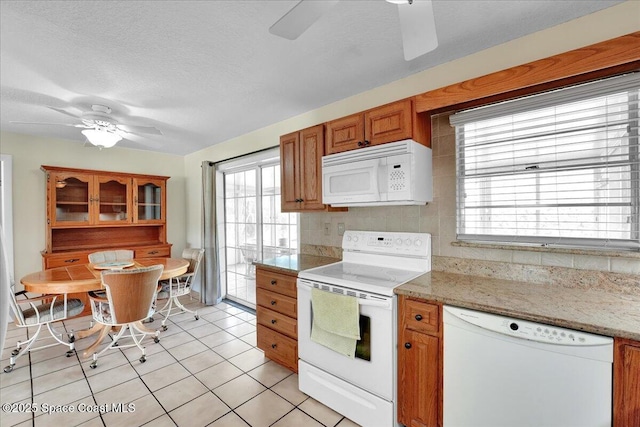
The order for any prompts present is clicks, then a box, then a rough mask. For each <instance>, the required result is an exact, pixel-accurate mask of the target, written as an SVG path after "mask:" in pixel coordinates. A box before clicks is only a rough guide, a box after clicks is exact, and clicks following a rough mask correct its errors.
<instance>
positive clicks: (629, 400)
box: [613, 339, 640, 427]
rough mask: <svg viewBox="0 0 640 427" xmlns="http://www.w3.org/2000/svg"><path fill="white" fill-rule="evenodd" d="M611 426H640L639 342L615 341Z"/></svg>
mask: <svg viewBox="0 0 640 427" xmlns="http://www.w3.org/2000/svg"><path fill="white" fill-rule="evenodd" d="M613 364H614V367H613V388H614V391H613V393H614V396H613V425H614V427H637V426H640V342H638V341H631V340H625V339H616V340H615V350H614V359H613Z"/></svg>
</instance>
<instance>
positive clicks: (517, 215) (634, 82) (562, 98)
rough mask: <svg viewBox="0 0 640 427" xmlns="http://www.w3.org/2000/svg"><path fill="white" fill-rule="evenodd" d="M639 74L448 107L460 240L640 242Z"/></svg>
mask: <svg viewBox="0 0 640 427" xmlns="http://www.w3.org/2000/svg"><path fill="white" fill-rule="evenodd" d="M639 96H640V78H639V77H638V75H637V74H632V75H626V76H620V77H615V78H611V79H607V80H601V81H598V82H593V83H588V84H583V85H580V86H575V87H571V88H566V89H561V90H556V91H553V92H548V93H544V94H540V95H535V96H530V97H527V98H522V99H518V100H514V101H508V102H503V103H499V104H495V105H491V106H486V107H481V108H476V109H473V110H468V111H463V112H459V113H456V114H454V115H452V116H451V119H450V120H451V123H452V124H453V125H455V128H456V150H457V214H458V216H457V233H458V239H460V240H472V241H496V242H513V243H527V244H542V245H561V246H565V245H566V246H580V247H600V248H605V247H606V248H617V249H631V250H639V249H640V161H639V143H638V120H639V119H638V112H639V109H638V103H639Z"/></svg>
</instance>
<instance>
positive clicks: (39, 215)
mask: <svg viewBox="0 0 640 427" xmlns="http://www.w3.org/2000/svg"><path fill="white" fill-rule="evenodd" d="M0 152H1V153H2V154H11V155H12V156H13V227H14V230H13V231H14V232H13V235H14V255H15V277H16V279H19V278H20V277H22V276H24V275H26V274H28V273H31V272H33V271H38V270H41V269H42V257H41V255H40V251H42V250H43V249H44V246H45V215H46V206H45V174H44V172H42V170H40V165H54V166H63V167H70V168H81V169H95V170H105V171H117V172H129V173H141V174H150V175H163V176H170V177H171V178H170V179H169V180H168V181H167V198H168V200H167V219H168V224H167V239H168V241H169V243H173V248H172V255H173V256H178V257H179V256H180V254H181V253H182V249H183V248H184V247H185V242H186V237H185V230H186V224H185V215H186V207H185V194H184V189H185V186H186V178H185V173H184V163H183V158H182V157H181V156H175V155H169V154H160V153H152V152H149V151H140V150H130V149H126V148H118V147H117V146H116V147H114V148H110V149H106V150H98V149H95V148H85V147H83V146H82V144H81V143H80V142H73V141H66V140H60V139H50V138H37V137H32V136H26V135H18V134H12V133H6V132H2V133H0Z"/></svg>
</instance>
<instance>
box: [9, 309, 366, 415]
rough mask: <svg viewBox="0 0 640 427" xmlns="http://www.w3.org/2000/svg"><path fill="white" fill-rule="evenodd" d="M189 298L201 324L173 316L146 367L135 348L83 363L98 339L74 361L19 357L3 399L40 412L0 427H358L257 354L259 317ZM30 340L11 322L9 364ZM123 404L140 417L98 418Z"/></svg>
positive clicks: (79, 322)
mask: <svg viewBox="0 0 640 427" xmlns="http://www.w3.org/2000/svg"><path fill="white" fill-rule="evenodd" d="M183 298H184V299H182V301H183V303H185V304H186V305H187V306H188V307H189V308H192V309H193V307H197V308H198V313H199V315H200V319H199V320H195V319H194V317H193V315H192V314H190V313H184V314H179V315H177V316H173V317H171V318H170V322H168V324H167V325H168V330H167V331H165V332H162V333H161V335H160V342H159V343H157V344H156V343H154V342H153V340H152V339H151V338H146V339H145V341H144V343H145V347H146V352H147V361H146V362H145V363H140V362H139V360H138V359H139V358H140V351H139V350H138V349H137V348H129V349H117V350H112V351H108V352H106V353H105V354H104V355H103V356H102V357H100V358H99V359H98V367H97V368H96V369H91V368H90V366H89V365H90V363H91V359H82V356H81V353H82V352H81V350H82V349H84V348H86V347H88V346H89V345H90V344H91V343H92V342H93V339H94V338H93V337H89V338H85V339H82V340H78V341H76V349H77V350H78V351H77V353H76V354H74V355H73V356H72V357H69V358H67V357H65V349H64V347H62V346H54V347H51V348H49V349H44V350H40V351H35V352H33V353H32V354H30V355H25V356H23V357H21V358H20V359H18V363H17V364H16V366H15V368H14V370H13V372H11V373H8V374H6V373H4V372H3V373H2V374H0V402H1V403H3V404H6V403H21V404H25V405H26V404H37V405H38V409H39V411H38V412H37V413H35V414H32V413H29V412H6V411H5V410H4V407H3V410H2V411H1V412H0V425H2V426H3V427H8V426H13V425H19V426H47V427H48V426H53V425H55V426H77V425H82V426H86V427H93V426H127V427H131V426H140V425H148V426H153V427H156V426H159V427H162V426H176V425H177V426H189V427H190V426H212V427H236V426H238V427H241V426H242V427H246V426H252V427H267V426H274V427H294V426H295V427H307V426H309V427H314V426H318V427H321V426H339V427H353V426H356V424H354V423H353V422H351V421H350V420H348V419H346V418H344V417H343V416H341V415H340V414H337V413H336V412H334V411H332V410H331V409H329V408H327V407H326V406H324V405H322V404H321V403H319V402H317V401H315V400H314V399H312V398H310V397H308V396H307V395H305V394H303V393H301V392H300V391H299V390H298V377H297V375H295V374H293V373H291V372H290V371H289V370H287V369H285V368H283V367H281V366H280V365H278V364H276V363H274V362H272V361H270V360H269V359H267V358H265V357H264V355H263V353H262V352H261V351H260V350H258V349H257V348H256V326H255V325H256V318H255V315H253V314H251V313H249V312H247V311H244V310H242V309H240V308H237V307H234V306H232V305H229V304H226V303H221V304H218V305H216V306H214V307H211V306H203V305H202V304H200V303H198V302H196V301H195V300H193V301H192V300H190V299H189V297H188V296H187V297H183ZM155 318H156V321H155V322H153V323H150V324H148V326H150V327H154V326H155V327H159V326H160V321H159V320H158V319H159V315H158V314H156V316H155ZM89 321H90V317H83V318H79V319H72V320H69V321H66V322H64V327H65V328H67V330H71V329H75V330H79V329H83V328H86V327H87V326H88V324H89ZM25 336H26V335H25V331H24V329H20V328H17V327H15V326H13V324H11V325H9V330H8V332H7V340H6V342H5V348H4V349H3V351H2V365H1V366H2V367H4V366H6V365H8V363H9V356H10V353H11V351H12V350H13V349H14V348H15V343H16V341H17V340H18V339H20V337H23V339H24V337H25ZM106 340H108V338H107V339H106ZM106 340H105V342H106ZM105 345H106V344H105ZM121 403H122V404H125V406H126V405H127V404H129V403H131V404H133V406H134V407H135V411H130V412H115V411H111V412H100V411H99V407H100V406H101V405H103V406H107V405H112V404H121ZM44 404H47V405H49V407H52V406H53V405H70V406H69V407H71V408H74V409H75V411H74V412H72V413H69V412H67V413H65V412H56V413H54V414H47V413H43V412H42V405H44ZM23 406H24V405H23ZM80 408H91V409H94V410H93V411H86V410H85V411H82V412H81V411H80V410H79V409H80ZM96 408H98V410H96Z"/></svg>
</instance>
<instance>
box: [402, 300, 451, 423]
mask: <svg viewBox="0 0 640 427" xmlns="http://www.w3.org/2000/svg"><path fill="white" fill-rule="evenodd" d="M398 315H399V320H398V328H399V331H398V421H399V422H400V423H401V424H404V425H405V426H407V427H436V426H442V335H441V334H442V325H441V321H442V320H441V319H442V305H440V304H433V303H428V302H424V301H421V300H417V299H411V298H408V297H405V296H400V298H399V313H398Z"/></svg>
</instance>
